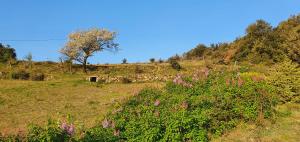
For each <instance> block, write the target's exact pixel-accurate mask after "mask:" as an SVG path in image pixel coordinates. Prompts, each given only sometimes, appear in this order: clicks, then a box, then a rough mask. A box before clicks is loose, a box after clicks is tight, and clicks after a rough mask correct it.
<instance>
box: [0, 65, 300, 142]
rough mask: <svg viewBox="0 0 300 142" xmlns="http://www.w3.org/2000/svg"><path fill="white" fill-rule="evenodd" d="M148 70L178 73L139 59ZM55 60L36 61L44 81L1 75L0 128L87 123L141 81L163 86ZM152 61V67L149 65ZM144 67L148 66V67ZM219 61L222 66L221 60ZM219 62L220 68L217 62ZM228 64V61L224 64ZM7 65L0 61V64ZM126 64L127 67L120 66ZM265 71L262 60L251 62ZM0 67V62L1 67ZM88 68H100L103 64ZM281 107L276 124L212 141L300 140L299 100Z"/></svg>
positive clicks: (1, 130) (137, 87) (246, 127)
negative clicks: (88, 77)
mask: <svg viewBox="0 0 300 142" xmlns="http://www.w3.org/2000/svg"><path fill="white" fill-rule="evenodd" d="M204 64H205V63H204V62H201V61H184V62H181V65H182V66H183V67H184V70H183V71H181V73H185V72H186V73H189V72H193V71H195V70H197V69H199V68H200V67H203V66H204ZM136 65H137V64H126V65H108V66H111V67H116V68H120V69H118V70H117V72H116V73H117V74H122V75H123V74H128V73H132V72H133V71H134V68H135V66H136ZM138 65H140V66H143V67H144V68H143V69H145V70H146V73H148V72H152V71H153V70H151V68H150V67H151V66H153V67H155V66H158V67H159V68H161V69H159V70H157V71H155V72H154V73H155V74H173V75H174V74H176V73H177V72H176V71H174V70H172V69H171V68H170V67H169V65H168V64H166V63H164V64H158V65H154V64H152V65H151V64H138ZM56 66H57V65H40V66H37V65H36V66H35V68H38V69H39V70H44V71H47V74H48V75H51V76H54V79H52V80H50V81H43V82H33V81H14V80H0V114H1V115H0V120H1V121H0V133H5V134H9V133H16V132H18V131H19V130H20V131H24V130H25V128H26V125H27V124H29V123H31V122H33V123H37V124H43V123H45V122H46V121H47V119H48V118H50V117H52V118H63V117H65V116H66V115H67V114H71V115H72V116H74V119H75V120H78V123H82V124H84V125H85V126H87V127H90V126H93V125H94V124H95V123H97V121H99V120H100V119H101V118H102V117H103V116H104V115H105V114H106V112H107V111H108V110H109V109H110V106H111V105H112V104H113V102H114V101H116V100H122V99H124V98H127V97H129V96H130V95H133V94H134V93H136V92H138V90H140V89H141V88H143V87H145V86H156V87H161V86H162V85H163V83H139V84H137V83H134V84H109V85H104V86H102V85H97V84H91V83H88V82H85V81H83V78H84V75H62V74H61V73H60V72H61V71H60V70H59V68H58V67H56ZM149 66H150V67H149ZM147 67H148V68H147ZM221 67H222V66H221ZM221 67H220V68H221ZM228 67H229V68H230V66H228ZM4 68H5V66H2V70H3V69H4ZM122 68H126V69H122ZM252 68H253V69H254V70H259V71H261V72H264V70H265V68H264V67H261V66H256V68H255V67H252ZM0 69H1V67H0ZM90 74H103V70H99V71H95V72H91V73H90ZM278 109H279V111H281V112H283V114H284V113H286V112H291V114H290V115H288V114H289V113H287V114H286V115H285V116H284V117H283V116H281V117H279V118H278V120H277V121H276V123H275V124H266V127H263V128H259V127H256V126H255V125H251V124H241V125H240V126H239V127H238V128H236V129H234V130H233V131H231V132H228V133H227V134H225V135H224V136H222V137H221V138H218V139H215V140H214V141H260V140H261V141H300V140H299V138H298V133H299V132H300V121H299V120H300V106H299V105H285V106H280V107H279V108H278Z"/></svg>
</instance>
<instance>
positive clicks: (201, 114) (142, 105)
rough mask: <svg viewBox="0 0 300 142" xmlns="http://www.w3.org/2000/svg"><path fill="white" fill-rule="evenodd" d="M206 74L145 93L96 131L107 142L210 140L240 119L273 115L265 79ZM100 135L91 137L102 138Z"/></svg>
mask: <svg viewBox="0 0 300 142" xmlns="http://www.w3.org/2000/svg"><path fill="white" fill-rule="evenodd" d="M206 72H208V71H206ZM203 74H204V76H205V78H206V79H204V80H203V79H197V80H196V79H192V78H190V77H184V76H182V75H177V76H176V77H175V79H174V80H173V81H172V82H169V83H168V84H167V86H166V90H167V91H161V90H157V89H151V88H148V89H144V90H142V91H141V92H140V93H139V94H138V95H136V96H134V97H132V98H131V99H130V100H129V101H128V102H126V103H125V104H123V105H122V106H121V108H122V109H121V111H115V110H113V111H112V112H113V113H111V114H109V115H107V117H106V118H105V119H104V121H103V122H102V127H101V128H100V127H96V128H94V130H95V131H97V134H101V135H99V136H103V134H106V135H105V138H106V141H110V140H111V141H208V140H209V139H210V138H211V137H210V136H211V135H221V134H222V133H224V132H225V131H228V130H229V129H231V128H233V127H235V126H236V125H237V124H238V123H239V122H241V121H245V122H246V121H253V122H259V121H262V120H263V119H265V118H270V117H272V114H273V109H272V106H274V105H275V103H276V102H275V100H276V99H275V98H274V95H273V94H272V86H269V85H268V84H267V83H266V82H265V81H264V80H260V81H257V80H253V79H252V78H250V77H244V76H241V75H239V74H238V73H233V74H232V73H229V74H228V73H227V74H226V73H225V74H220V73H214V74H213V73H209V74H207V75H205V71H204V72H203ZM187 84H190V85H187ZM116 110H120V106H119V107H118V108H116ZM112 123H113V124H114V126H113V127H112V125H111V124H112ZM99 130H101V132H98V131H99ZM91 133H94V131H91V132H90V134H89V135H88V136H89V137H90V136H91ZM97 134H96V132H95V133H94V135H92V136H93V137H95V138H100V137H97Z"/></svg>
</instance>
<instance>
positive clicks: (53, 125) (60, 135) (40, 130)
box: [27, 120, 74, 142]
mask: <svg viewBox="0 0 300 142" xmlns="http://www.w3.org/2000/svg"><path fill="white" fill-rule="evenodd" d="M66 128H68V130H66ZM71 129H73V130H71ZM73 133H74V127H73V126H70V127H69V126H68V125H65V124H59V122H55V121H53V120H48V124H47V126H46V127H40V126H37V125H30V126H29V128H28V134H27V141H30V142H40V141H61V142H63V141H71V140H72V139H73V138H72V136H73Z"/></svg>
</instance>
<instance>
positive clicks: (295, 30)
mask: <svg viewBox="0 0 300 142" xmlns="http://www.w3.org/2000/svg"><path fill="white" fill-rule="evenodd" d="M299 25H300V15H298V16H292V17H290V18H289V19H288V20H287V21H283V22H282V23H280V24H279V25H278V26H277V27H272V26H271V25H270V24H269V23H267V22H265V21H263V20H258V21H256V23H254V24H251V25H249V26H248V28H247V29H246V35H245V36H243V37H240V38H238V39H236V40H235V41H233V42H231V43H219V44H212V45H210V46H209V47H208V46H205V45H202V44H200V45H198V46H197V47H196V48H194V49H192V50H191V51H189V52H187V53H185V54H184V55H183V59H191V60H193V59H202V60H203V61H201V62H200V61H198V60H193V61H191V62H188V61H185V60H182V57H180V56H179V55H175V56H173V57H171V58H170V59H169V60H168V63H161V64H157V63H155V59H153V60H152V59H151V60H150V61H151V62H152V61H153V63H150V64H127V60H126V59H124V60H123V64H120V65H101V66H96V65H87V59H88V57H90V56H91V55H92V54H93V53H94V52H96V51H101V50H103V48H102V46H101V44H104V45H103V46H106V47H107V48H110V47H115V46H116V45H115V44H114V43H113V42H112V41H113V37H114V36H113V35H114V33H111V32H108V33H107V34H108V35H109V36H108V37H107V36H104V35H102V34H101V32H104V31H98V30H95V31H87V32H83V33H81V32H79V33H75V34H71V36H70V37H71V38H70V41H69V42H68V44H67V46H66V47H64V48H63V50H62V52H63V53H64V54H65V55H66V56H68V57H69V59H68V62H61V63H59V64H58V63H52V62H45V63H31V59H30V60H28V61H27V62H29V61H30V67H28V65H27V64H26V63H27V62H26V61H18V62H16V63H15V64H14V65H11V64H10V67H9V68H7V67H4V66H5V65H4V66H2V65H1V66H0V69H1V72H0V73H1V74H0V79H24V78H25V80H27V79H29V78H34V79H38V78H41V76H37V74H38V73H40V72H42V73H43V74H42V75H43V78H44V74H46V78H47V79H46V80H48V78H50V79H49V82H39V83H33V82H27V83H28V84H29V85H27V86H26V85H25V86H24V84H22V85H23V86H22V85H21V87H20V86H16V87H12V88H11V87H9V86H5V85H4V84H1V85H2V86H3V88H4V89H2V90H0V110H1V107H2V106H6V108H7V109H8V108H11V106H18V105H17V104H14V103H12V102H15V103H19V102H21V104H23V105H24V106H26V105H25V104H26V103H23V102H22V101H24V100H27V101H29V102H30V101H32V98H30V97H32V96H33V97H34V99H35V100H38V102H39V103H40V102H43V99H45V98H43V97H42V96H48V97H49V95H50V96H52V95H53V96H56V97H57V98H56V99H60V100H55V101H59V102H61V100H65V99H66V98H61V97H66V96H68V97H70V95H71V96H72V95H75V96H76V95H77V96H76V98H77V100H76V101H78V102H77V103H79V104H80V105H79V106H82V107H83V106H86V105H85V104H84V103H83V102H84V101H83V100H84V99H83V98H84V97H86V96H81V95H83V94H89V93H93V95H92V96H90V97H91V98H92V99H94V98H95V99H97V98H100V99H102V96H98V95H95V94H97V93H99V91H100V90H102V91H103V89H102V88H101V87H103V84H102V83H116V82H109V81H107V80H112V78H114V77H116V76H121V83H126V84H128V83H136V84H132V85H131V87H132V88H137V87H141V86H139V85H138V83H140V82H138V81H133V80H134V79H135V80H139V79H140V75H145V76H146V75H148V76H150V77H147V78H151V79H152V80H151V79H148V80H143V81H145V82H154V81H157V82H158V81H162V80H159V79H158V80H155V79H157V78H160V77H166V78H167V79H166V80H163V81H167V80H168V79H169V78H168V77H172V80H168V81H167V83H166V85H165V86H164V87H159V88H153V87H146V88H144V89H142V91H140V92H139V93H134V95H133V96H131V97H129V98H126V99H125V100H123V101H118V100H113V101H110V100H109V99H107V98H105V99H104V100H105V102H110V103H109V104H111V105H112V109H108V110H109V113H107V112H108V110H107V111H105V113H106V114H105V115H103V114H102V116H101V117H99V119H101V121H100V123H97V124H95V125H93V127H90V128H84V127H82V126H80V125H79V124H78V123H75V122H74V121H73V120H68V119H66V120H58V121H54V120H49V121H48V124H47V125H46V126H43V125H30V127H29V128H28V131H27V132H26V133H25V134H20V135H13V136H11V137H10V136H7V135H6V136H5V137H3V138H2V137H0V141H105V142H107V141H108V142H109V141H210V140H213V139H218V138H219V137H221V138H223V136H224V134H226V133H227V134H228V133H230V131H231V130H233V129H234V128H236V127H238V128H239V126H241V124H248V123H250V124H253V125H255V126H257V127H258V126H259V127H263V126H266V122H276V120H277V118H278V117H281V116H282V115H284V114H283V113H281V112H280V110H278V109H277V107H278V104H283V105H286V104H287V103H289V104H288V105H290V104H293V103H295V105H296V108H298V106H299V102H300V85H299V84H300V68H299V63H300V60H299V57H300V54H299V53H300V51H299V47H300V39H299V38H300V34H299V32H300V29H299V28H300V26H299ZM99 32H100V35H99ZM105 32H106V31H105ZM85 34H88V36H82V35H85ZM105 35H106V34H105ZM98 36H100V37H102V36H104V37H103V39H101V38H99V37H98ZM82 37H83V38H82ZM95 37H96V38H95ZM97 40H100V41H97ZM98 42H100V43H99V44H100V45H98V44H97V43H98ZM103 42H104V43H103ZM4 48H5V49H9V48H7V47H4ZM4 48H3V49H4ZM3 51H4V50H3ZM12 53H13V52H12ZM12 55H13V54H11V55H10V56H9V57H10V58H11V57H12ZM3 57H4V56H3ZM5 57H8V56H5ZM72 60H77V61H78V60H80V61H79V62H81V61H82V63H83V64H82V66H83V68H84V71H83V72H86V71H89V72H88V73H90V74H93V75H105V76H106V77H107V78H104V81H101V82H98V83H89V82H84V76H85V75H83V74H82V72H80V73H79V72H77V71H78V68H80V67H82V66H80V65H72ZM233 62H234V64H231V63H233ZM240 62H242V63H243V64H239V63H240ZM215 63H218V64H215ZM259 63H264V64H263V66H261V65H262V64H259ZM220 64H229V65H220ZM257 64H258V65H257ZM69 67H70V70H69V69H68V68H69ZM73 67H74V68H73ZM71 68H73V69H71ZM69 73H71V74H69ZM33 75H36V76H35V77H32V76H33ZM50 76H51V77H50ZM65 76H68V77H69V78H74V77H77V78H76V80H65V78H63V77H65ZM53 78H54V79H53ZM34 79H32V80H34ZM101 79H103V78H101ZM6 83H7V84H9V83H12V82H9V81H8V82H6ZM31 83H32V84H31ZM118 83H120V82H118ZM109 85H111V84H109ZM109 85H108V86H109ZM118 85H119V84H117V85H116V86H118ZM152 85H153V84H152ZM59 86H60V87H61V86H62V87H63V88H59ZM116 86H113V85H111V86H110V87H114V88H117V87H116ZM26 87H30V88H32V90H27V91H26ZM38 87H41V88H42V90H39V89H37V88H38ZM123 87H124V88H123V89H121V90H119V91H118V92H117V93H118V94H119V93H120V92H124V91H126V90H127V91H128V90H132V88H129V89H128V88H126V87H125V85H124V86H123ZM75 88H76V89H75ZM48 89H51V90H52V91H54V92H52V91H49V90H48ZM84 89H88V90H84ZM44 90H46V92H44ZM61 90H62V91H65V92H66V93H67V95H65V94H63V93H61V92H60V91H61ZM74 91H75V92H74ZM106 91H107V90H106ZM24 93H25V94H24ZM120 94H121V93H120ZM120 94H119V95H118V96H119V97H120V98H122V95H123V94H121V95H120ZM124 94H125V95H126V96H130V95H129V93H124ZM39 95H41V96H39ZM111 95H112V96H114V93H112V94H111ZM15 96H16V97H15ZM12 97H13V98H12ZM15 98H21V99H24V100H17V101H13V99H15ZM78 98H79V99H78ZM46 99H48V98H46ZM7 100H9V101H7ZM67 100H68V99H67ZM98 103H99V102H97V101H95V100H92V101H89V102H88V104H89V105H91V106H90V107H89V108H80V109H79V110H81V111H85V110H83V109H89V110H86V111H85V112H86V113H83V114H84V115H89V114H88V112H92V113H93V111H98V109H102V107H103V105H97V104H98ZM296 103H298V104H296ZM95 104H96V105H95ZM27 105H28V104H27ZM24 106H22V107H24ZM48 106H49V104H48ZM62 106H63V110H64V109H65V110H68V109H70V108H72V107H75V106H72V105H70V104H69V105H64V104H63V105H62ZM19 107H20V106H19ZM12 108H14V107H12ZM24 108H28V107H24ZM96 108H97V109H96ZM105 108H108V107H105ZM2 110H3V109H2ZM71 110H73V109H71ZM73 111H74V110H73ZM102 111H103V110H102ZM51 113H53V110H52V111H51ZM284 113H285V112H284ZM77 115H78V114H77ZM83 119H85V118H83Z"/></svg>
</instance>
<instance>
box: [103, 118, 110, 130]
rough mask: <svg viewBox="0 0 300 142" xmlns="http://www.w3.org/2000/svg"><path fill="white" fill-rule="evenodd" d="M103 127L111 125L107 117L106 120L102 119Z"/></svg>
mask: <svg viewBox="0 0 300 142" xmlns="http://www.w3.org/2000/svg"><path fill="white" fill-rule="evenodd" d="M102 127H103V128H108V127H110V121H108V120H107V119H104V120H103V121H102Z"/></svg>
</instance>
